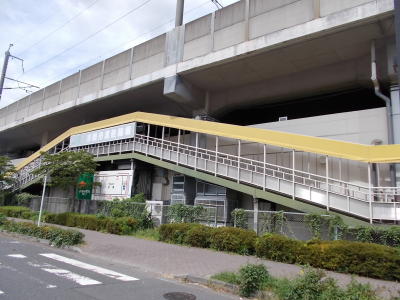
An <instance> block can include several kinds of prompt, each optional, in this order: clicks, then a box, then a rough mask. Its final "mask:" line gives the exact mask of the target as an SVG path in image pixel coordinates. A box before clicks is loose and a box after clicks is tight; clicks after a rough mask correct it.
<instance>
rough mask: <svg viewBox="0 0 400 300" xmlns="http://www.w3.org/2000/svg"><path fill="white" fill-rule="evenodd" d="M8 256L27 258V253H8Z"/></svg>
mask: <svg viewBox="0 0 400 300" xmlns="http://www.w3.org/2000/svg"><path fill="white" fill-rule="evenodd" d="M7 256H8V257H14V258H26V256H25V255H22V254H8V255H7Z"/></svg>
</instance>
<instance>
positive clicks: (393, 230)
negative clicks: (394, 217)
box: [350, 226, 400, 247]
mask: <svg viewBox="0 0 400 300" xmlns="http://www.w3.org/2000/svg"><path fill="white" fill-rule="evenodd" d="M350 233H351V234H352V235H353V236H354V238H355V240H356V241H358V242H364V243H375V244H381V245H386V246H391V247H400V227H399V226H391V227H389V228H387V227H383V228H380V227H371V226H367V227H357V228H355V229H352V230H350Z"/></svg>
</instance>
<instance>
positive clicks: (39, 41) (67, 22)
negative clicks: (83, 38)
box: [18, 0, 100, 56]
mask: <svg viewBox="0 0 400 300" xmlns="http://www.w3.org/2000/svg"><path fill="white" fill-rule="evenodd" d="M99 1H100V0H95V1H93V2H92V3H91V4H89V6H87V7H86V8H84V9H82V10H81V11H79V12H78V13H77V14H76V15H74V16H73V17H72V18H70V19H69V20H67V21H66V22H65V23H63V24H62V25H60V26H59V27H57V28H56V29H54V30H53V31H51V32H49V33H48V34H46V35H45V36H44V37H42V38H41V39H39V40H38V41H36V42H35V43H33V44H32V45H31V46H29V47H27V48H25V49H24V50H22V51H21V52H20V53H19V54H18V55H20V56H22V54H24V53H26V52H27V51H29V50H30V49H32V48H34V47H35V46H37V45H39V44H40V43H41V42H43V41H45V40H46V39H48V38H49V37H50V36H52V35H53V34H54V33H56V32H57V31H59V30H61V29H62V28H64V27H65V26H67V25H68V24H69V23H71V22H72V21H73V20H75V19H76V18H78V17H79V16H80V15H82V14H83V13H84V12H86V11H87V10H88V9H90V8H91V7H92V6H93V5H95V4H96V3H97V2H99Z"/></svg>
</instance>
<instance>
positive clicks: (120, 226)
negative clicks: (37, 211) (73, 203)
mask: <svg viewBox="0 0 400 300" xmlns="http://www.w3.org/2000/svg"><path fill="white" fill-rule="evenodd" d="M45 222H47V223H52V224H58V225H64V226H68V227H78V228H82V229H88V230H95V231H105V232H108V233H113V234H131V233H133V232H135V231H136V230H138V229H139V228H140V223H139V221H138V220H136V219H134V218H130V217H120V218H108V217H104V216H96V215H86V214H79V213H61V214H47V215H46V216H45Z"/></svg>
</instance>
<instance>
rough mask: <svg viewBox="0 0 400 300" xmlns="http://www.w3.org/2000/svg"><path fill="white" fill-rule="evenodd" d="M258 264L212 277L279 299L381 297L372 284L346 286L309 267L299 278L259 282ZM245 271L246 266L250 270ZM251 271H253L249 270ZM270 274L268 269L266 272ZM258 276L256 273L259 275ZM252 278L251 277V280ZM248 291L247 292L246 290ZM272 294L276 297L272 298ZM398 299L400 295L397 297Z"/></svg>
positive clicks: (369, 299)
mask: <svg viewBox="0 0 400 300" xmlns="http://www.w3.org/2000/svg"><path fill="white" fill-rule="evenodd" d="M255 267H257V265H251V264H250V265H245V266H244V267H242V268H241V269H240V271H239V272H222V273H218V274H215V275H213V276H211V279H216V280H220V281H223V282H227V283H231V284H235V285H238V286H239V291H240V294H242V295H246V296H251V295H255V292H256V291H259V292H260V294H259V296H260V299H276V300H305V299H307V300H336V299H340V300H356V299H357V300H379V299H381V298H379V296H378V295H377V294H376V291H375V290H374V289H372V287H371V286H370V285H369V284H362V283H359V282H357V281H355V280H352V281H351V283H349V284H348V285H347V286H346V287H343V288H342V287H340V286H339V285H338V283H337V281H336V280H334V279H332V278H329V277H326V275H325V273H324V272H323V271H322V270H316V269H311V268H305V269H304V270H303V272H302V273H301V274H300V275H299V276H297V277H296V278H295V279H292V280H289V279H286V278H275V277H272V276H269V275H267V276H265V280H262V281H260V284H259V285H258V286H257V287H258V288H257V287H256V286H254V287H253V286H249V284H250V285H251V283H254V280H255V278H257V276H258V277H259V275H257V274H256V273H257V272H254V271H255ZM246 269H247V271H246V272H244V270H246ZM249 271H250V272H249ZM266 274H268V272H267V273H266ZM255 276H256V277H255ZM250 279H251V280H250ZM246 291H247V293H246ZM271 294H272V295H273V298H271ZM396 299H397V298H396Z"/></svg>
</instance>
